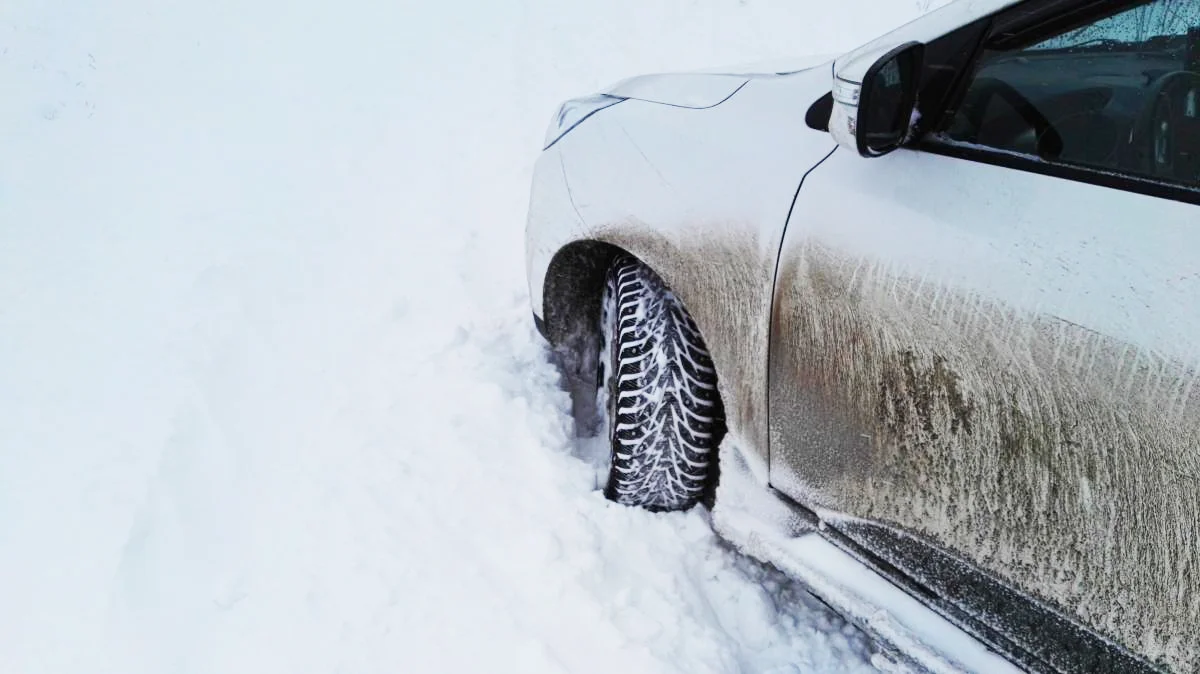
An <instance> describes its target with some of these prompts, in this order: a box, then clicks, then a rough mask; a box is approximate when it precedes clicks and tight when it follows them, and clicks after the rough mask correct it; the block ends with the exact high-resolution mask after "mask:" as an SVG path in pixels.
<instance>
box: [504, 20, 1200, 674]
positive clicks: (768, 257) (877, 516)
mask: <svg viewBox="0 0 1200 674" xmlns="http://www.w3.org/2000/svg"><path fill="white" fill-rule="evenodd" d="M527 271H528V277H529V288H530V294H531V296H532V301H533V313H534V316H535V319H536V321H537V324H538V326H539V328H540V329H541V331H542V333H543V334H544V335H545V336H546V338H547V339H548V340H549V342H550V343H551V345H552V347H553V353H554V354H555V359H556V361H557V362H558V364H559V366H560V367H561V368H562V370H563V373H564V379H565V381H566V383H567V384H568V385H569V386H570V388H571V390H572V393H573V398H574V403H575V412H576V418H577V422H578V424H579V426H580V429H581V433H595V432H599V433H602V434H604V435H605V436H606V437H608V438H609V440H610V442H611V446H612V454H611V470H610V474H609V478H608V483H607V485H606V487H605V494H606V495H607V496H608V497H609V498H610V499H612V500H614V501H617V502H619V503H623V504H628V505H633V506H642V507H647V508H651V509H658V510H672V509H683V508H688V507H690V506H692V505H694V504H695V503H697V502H700V501H705V502H709V503H710V505H712V503H711V500H713V499H715V505H714V508H715V509H714V521H715V523H716V526H717V528H718V530H719V531H720V532H721V533H722V534H723V535H725V536H726V537H728V538H730V539H731V540H733V541H734V542H735V543H738V544H739V545H741V546H742V547H743V548H744V549H745V550H747V551H748V552H750V553H752V554H755V555H757V556H759V557H762V558H764V559H767V560H770V561H771V562H773V563H775V564H776V565H778V566H780V567H781V568H784V569H787V570H789V571H791V572H792V573H794V574H795V575H797V576H799V577H801V578H802V579H804V580H805V581H806V582H808V584H809V586H810V587H811V588H812V589H813V591H814V592H816V593H817V594H818V595H820V596H822V597H823V598H825V600H826V601H828V602H829V603H830V604H832V605H833V606H835V607H836V608H838V609H839V610H841V611H842V612H844V613H845V614H846V615H848V616H849V617H850V618H852V619H854V620H856V621H857V622H858V623H859V624H860V625H862V626H863V627H864V628H865V629H867V630H869V631H871V632H872V633H873V634H875V635H876V636H877V637H878V638H879V639H881V640H882V641H883V642H886V643H888V644H891V647H890V648H889V653H891V655H892V656H893V657H892V659H893V660H894V661H896V662H897V663H898V664H899V666H901V667H904V666H909V667H916V668H924V669H928V670H931V671H960V670H970V671H982V672H994V671H1003V670H1005V669H1013V668H1019V669H1024V670H1028V671H1039V672H1041V671H1045V672H1140V671H1174V672H1196V671H1200V533H1198V529H1200V385H1198V382H1197V379H1198V376H1200V359H1198V357H1200V321H1198V320H1197V317H1198V316H1200V311H1198V308H1200V3H1198V2H1196V0H1150V1H1147V0H1140V1H1128V0H1124V1H1123V0H1025V1H1022V2H1015V1H1013V0H959V1H958V2H954V3H952V4H950V5H947V6H945V7H943V8H941V9H939V10H937V11H935V12H932V13H930V14H928V15H926V16H924V17H923V18H921V19H919V20H917V21H914V22H912V23H910V24H908V25H906V26H903V27H902V28H899V29H898V30H896V31H894V32H892V33H890V34H888V35H886V36H884V37H882V38H880V39H878V40H875V41H874V42H871V43H870V44H868V45H866V46H864V47H861V48H859V49H857V50H855V51H853V52H851V53H849V54H846V55H843V56H841V57H839V58H837V59H836V60H833V61H830V60H827V59H815V60H812V61H810V62H808V63H800V64H798V65H796V66H793V67H790V68H785V69H777V70H775V71H773V72H766V73H741V72H733V73H729V74H706V73H692V74H681V75H658V76H648V77H639V78H634V79H632V80H628V81H625V82H623V83H621V84H619V85H617V86H615V87H614V88H612V89H611V90H609V91H607V92H605V93H603V94H599V95H595V96H589V97H586V98H580V99H577V100H573V101H569V102H567V103H566V104H564V105H563V106H562V108H561V109H560V111H559V113H558V115H557V116H556V117H555V119H554V121H553V123H552V125H551V128H550V131H549V133H548V135H547V138H546V147H545V149H544V151H543V153H542V155H541V157H540V159H539V160H538V163H537V168H536V171H535V175H534V181H533V190H532V197H531V202H530V211H529V221H528V229H527ZM718 454H719V459H718ZM718 469H719V472H720V474H719V475H718Z"/></svg>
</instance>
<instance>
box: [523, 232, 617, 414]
mask: <svg viewBox="0 0 1200 674" xmlns="http://www.w3.org/2000/svg"><path fill="white" fill-rule="evenodd" d="M624 252H625V251H623V250H622V249H621V248H618V247H617V246H614V245H612V244H610V243H604V242H603V241H591V240H587V241H575V242H573V243H570V244H568V245H566V246H564V247H563V248H562V249H561V250H559V251H558V252H557V253H555V254H554V257H553V258H552V259H551V260H550V266H549V267H548V268H547V269H546V280H545V284H544V285H543V292H542V315H543V318H544V319H545V329H546V339H548V340H549V341H550V346H551V347H552V351H551V358H552V360H553V361H554V364H555V365H556V366H557V367H558V370H559V372H560V373H561V374H562V376H563V388H565V389H566V390H567V391H568V392H569V393H570V394H571V407H572V412H573V414H574V417H575V428H576V433H577V434H578V435H579V436H580V437H589V436H591V435H594V434H595V433H596V432H597V430H598V429H599V424H600V421H601V419H600V415H599V414H598V411H597V409H596V377H597V374H596V359H597V357H598V356H599V354H600V303H601V301H603V297H604V281H605V276H606V275H607V273H608V268H609V267H610V266H611V265H612V262H613V260H614V259H616V257H617V256H618V255H621V254H622V253H624Z"/></svg>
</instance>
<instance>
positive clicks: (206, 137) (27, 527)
mask: <svg viewBox="0 0 1200 674" xmlns="http://www.w3.org/2000/svg"><path fill="white" fill-rule="evenodd" d="M926 5H928V0H895V1H892V0H850V1H848V2H843V3H838V4H836V8H834V6H833V5H830V4H829V3H819V2H815V1H814V0H709V1H707V2H697V1H695V0H655V1H654V2H645V1H644V0H611V1H607V2H588V3H582V2H556V1H554V0H520V1H519V2H508V3H503V2H477V3H473V4H467V3H429V2H413V1H411V0H401V2H357V1H355V0H346V1H344V2H336V3H330V2H315V1H312V0H297V1H295V2H290V3H262V2H258V3H254V2H249V3H248V2H242V1H240V0H238V1H234V0H209V1H207V2H191V3H184V2H152V1H150V0H118V1H117V2H110V3H97V2H89V1H87V0H75V1H74V2H70V1H67V0H60V1H46V0H12V1H9V2H6V3H4V8H3V9H2V10H0V672H6V673H14V674H24V673H42V672H46V673H57V672H71V673H76V672H79V673H82V672H87V673H89V674H91V673H102V672H120V673H122V674H134V673H139V672H150V673H155V674H158V673H167V672H171V673H173V672H221V673H239V672H246V673H254V674H268V673H272V672H280V673H289V674H290V673H296V672H353V673H365V672H505V671H511V672H522V673H527V672H614V671H615V672H687V673H689V674H692V673H703V672H768V671H775V672H792V671H805V672H808V671H820V672H831V671H869V670H870V669H871V668H870V665H869V658H870V655H871V652H870V645H869V643H868V642H867V641H866V640H865V639H864V638H863V637H861V636H860V635H859V634H858V633H857V632H856V631H855V630H853V629H851V628H849V627H847V626H846V625H844V624H843V623H842V621H841V620H840V619H838V618H837V617H836V616H833V615H831V614H830V613H828V612H827V611H826V610H825V609H824V608H823V607H822V606H821V605H820V604H819V603H817V602H816V601H815V600H813V599H811V598H809V597H807V596H806V595H805V593H804V592H803V591H802V590H801V589H799V588H798V587H796V586H795V585H793V584H790V583H788V582H787V581H786V580H785V579H783V578H782V577H781V576H779V575H778V574H776V573H773V572H771V571H769V570H767V569H764V568H763V567H761V566H760V565H758V564H756V563H754V562H752V561H749V560H747V559H745V558H742V557H740V556H739V555H737V554H736V553H734V552H732V551H730V550H728V549H727V548H726V547H724V546H722V545H721V544H720V543H719V542H718V540H717V539H716V538H715V537H714V535H713V534H712V533H711V530H710V527H709V524H708V522H707V520H706V515H705V514H704V513H703V512H701V511H700V510H696V511H693V512H691V513H687V514H676V515H651V514H647V513H643V512H639V511H634V510H629V509H625V508H620V507H616V506H613V505H611V504H609V503H607V502H606V501H604V500H603V499H602V498H601V496H600V494H599V493H598V492H597V491H596V481H597V472H596V470H595V468H594V467H593V466H591V465H590V464H589V463H588V462H586V461H584V460H581V459H580V458H578V454H579V451H578V450H577V449H576V447H575V442H574V441H573V440H572V439H571V437H570V436H571V431H570V422H569V418H568V416H567V407H568V406H567V400H566V396H565V394H564V393H562V392H560V391H559V390H558V389H557V387H556V376H555V373H554V371H553V370H552V368H551V367H550V366H549V365H548V364H547V361H546V353H545V349H544V346H543V344H542V342H541V340H540V338H539V337H537V335H536V334H535V332H534V331H533V328H532V325H531V321H530V317H529V306H528V300H527V295H526V291H525V288H524V278H523V266H522V250H521V242H522V229H523V222H524V211H525V206H526V199H527V195H528V176H529V173H530V169H531V166H532V163H533V160H534V159H535V155H536V152H537V150H538V148H539V147H540V141H541V139H542V135H543V132H544V129H545V125H546V122H547V121H548V120H549V116H550V114H551V113H552V112H553V110H554V106H555V104H556V103H557V102H558V101H559V100H561V99H563V98H566V97H569V96H573V95H578V94H584V93H589V92H592V91H595V90H597V89H600V88H601V87H603V86H605V85H608V84H611V83H612V82H614V81H616V80H619V79H621V78H623V77H625V76H628V75H632V74H637V73H641V72H647V71H663V70H677V69H694V68H702V67H708V66H713V65H720V64H722V63H742V62H750V61H757V60H762V59H768V58H776V57H780V56H786V55H789V54H791V55H795V54H804V53H809V52H816V53H829V52H837V51H840V50H844V49H848V48H850V47H853V46H854V45H855V44H857V43H859V42H862V41H865V40H866V39H868V38H870V37H873V36H874V35H876V34H878V33H881V32H883V31H884V30H886V29H887V28H888V27H890V26H892V25H894V24H896V23H897V22H899V21H901V20H903V19H906V18H909V17H911V16H914V15H915V14H916V13H917V12H918V11H920V10H923V9H925V8H926ZM796 118H797V123H798V124H799V123H803V122H802V119H803V111H802V110H798V111H797V117H796Z"/></svg>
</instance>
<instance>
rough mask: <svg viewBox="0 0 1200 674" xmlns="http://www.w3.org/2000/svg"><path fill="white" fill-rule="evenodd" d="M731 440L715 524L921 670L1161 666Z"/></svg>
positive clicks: (1069, 672)
mask: <svg viewBox="0 0 1200 674" xmlns="http://www.w3.org/2000/svg"><path fill="white" fill-rule="evenodd" d="M729 444H730V443H728V442H726V443H725V444H723V445H722V447H721V458H720V463H721V467H722V480H721V485H720V486H719V487H718V491H717V499H716V508H715V509H714V512H713V523H714V526H715V528H716V529H717V531H718V533H720V534H721V535H722V536H723V537H725V538H726V539H728V540H729V541H731V542H732V543H733V544H734V545H736V546H737V547H738V548H740V549H741V550H742V552H744V553H746V554H749V555H751V556H753V557H756V558H759V559H761V560H763V561H765V562H768V563H770V564H773V565H774V566H776V567H778V568H780V569H781V570H783V571H784V572H786V573H788V574H790V575H792V576H794V577H796V578H798V579H799V580H801V581H802V582H804V583H805V584H806V585H808V587H809V589H810V590H811V591H812V592H813V594H815V595H816V596H817V597H819V598H820V599H821V600H823V601H824V602H825V603H827V604H829V605H830V606H831V607H832V608H833V609H834V610H835V611H837V612H838V613H841V614H842V615H843V616H844V617H846V618H847V619H848V620H850V621H851V622H853V623H854V624H856V625H857V626H858V627H859V628H860V629H862V630H864V631H865V632H867V633H868V634H870V635H871V636H872V637H873V638H875V639H876V641H878V642H880V643H881V645H883V646H884V647H885V652H886V653H888V654H889V655H890V656H891V659H892V660H893V661H894V662H895V663H896V665H897V669H900V670H901V671H903V670H909V671H917V672H939V673H940V672H964V671H966V672H979V673H981V674H992V673H1002V672H1020V671H1029V672H1055V673H1059V674H1076V673H1082V672H1113V673H1126V672H1139V673H1140V672H1156V671H1161V670H1158V669H1156V668H1155V667H1154V666H1153V665H1152V664H1151V663H1149V662H1147V661H1145V660H1143V659H1141V658H1139V657H1138V656H1136V655H1135V654H1133V653H1131V652H1129V651H1128V650H1126V649H1124V648H1122V647H1121V646H1119V645H1117V644H1115V643H1112V642H1111V641H1108V640H1106V639H1104V638H1103V637H1102V636H1100V635H1098V634H1096V633H1094V632H1092V631H1090V630H1088V629H1087V628H1085V627H1083V626H1081V625H1079V624H1077V623H1075V622H1074V621H1072V620H1070V619H1069V618H1067V617H1065V616H1063V615H1062V614H1061V613H1059V612H1058V611H1056V610H1054V609H1053V608H1052V607H1050V606H1047V605H1045V604H1043V603H1042V602H1039V601H1037V600H1036V599H1033V598H1031V597H1028V596H1026V595H1024V594H1022V593H1020V592H1019V591H1017V590H1015V589H1013V588H1011V587H1008V586H1006V585H1005V584H1004V583H1002V582H1001V581H999V580H998V579H996V578H993V577H992V576H990V575H989V574H986V573H984V572H982V571H980V570H979V569H977V568H975V567H974V566H972V565H970V564H969V563H967V562H966V561H964V560H962V559H960V558H958V557H957V556H956V555H953V554H952V553H949V552H947V551H944V550H941V549H939V548H937V547H936V546H933V545H931V544H929V543H927V542H925V541H923V540H921V539H919V538H917V537H915V536H912V535H910V534H907V533H905V532H902V531H898V530H896V529H894V528H891V527H887V526H884V525H882V524H879V523H877V522H871V521H866V520H860V519H853V518H847V517H844V516H841V515H839V514H837V513H829V512H818V511H816V510H813V509H810V508H808V507H806V506H804V505H802V504H800V503H798V502H796V501H794V500H792V499H790V498H788V497H787V496H786V495H784V494H782V493H781V492H778V491H776V490H774V489H772V488H770V487H764V486H763V485H762V484H761V482H760V481H759V480H757V479H755V478H754V477H753V476H752V474H751V472H750V471H749V470H747V468H746V464H745V461H744V460H743V459H742V456H741V453H740V452H739V451H737V450H736V449H731V448H729V447H728V445H729Z"/></svg>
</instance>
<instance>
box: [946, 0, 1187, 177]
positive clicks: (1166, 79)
mask: <svg viewBox="0 0 1200 674" xmlns="http://www.w3.org/2000/svg"><path fill="white" fill-rule="evenodd" d="M1057 18H1058V19H1060V20H1059V21H1058V22H1057V23H1058V25H1060V26H1061V29H1060V30H1058V31H1054V30H1050V31H1047V30H1045V29H1044V28H1038V29H1036V32H1035V31H1034V30H1031V31H1030V34H1029V35H1028V36H1027V37H1022V36H1021V35H1020V33H1018V34H1017V35H1015V36H1014V35H1013V34H1011V33H1006V34H1004V35H1001V36H993V38H991V39H990V41H989V43H988V46H986V47H985V50H984V51H983V54H982V56H981V58H980V60H979V62H978V64H977V66H976V69H975V72H974V74H973V76H972V79H971V82H970V84H969V85H968V87H967V90H966V93H965V95H964V97H963V100H962V103H961V104H960V106H959V108H958V110H957V111H956V112H955V113H954V115H953V116H952V117H951V119H950V120H949V122H948V124H947V126H946V128H945V130H944V131H943V133H942V134H941V138H942V139H943V140H946V141H949V142H951V143H957V144H963V143H967V144H973V145H977V146H984V147H987V148H992V149H996V150H1001V151H1007V152H1012V153H1017V154H1021V155H1031V156H1036V157H1038V158H1040V159H1042V160H1045V161H1050V162H1055V163H1062V164H1073V165H1079V166H1086V167H1091V168H1096V169H1102V170H1106V171H1110V172H1115V173H1122V174H1126V175H1133V176H1137V177H1142V178H1151V179H1154V180H1158V181H1163V182H1171V183H1181V184H1185V185H1189V186H1197V185H1200V3H1198V2H1196V0H1154V1H1153V2H1147V3H1143V4H1140V5H1137V6H1133V7H1129V6H1128V5H1127V6H1126V8H1125V9H1123V10H1121V11H1118V12H1116V13H1109V14H1107V15H1102V16H1093V17H1090V18H1089V19H1087V20H1084V21H1078V20H1072V19H1071V18H1070V17H1057ZM1039 25H1040V26H1045V25H1052V23H1051V22H1049V21H1042V22H1039ZM1047 33H1049V34H1047ZM1000 38H1003V39H1000Z"/></svg>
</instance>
